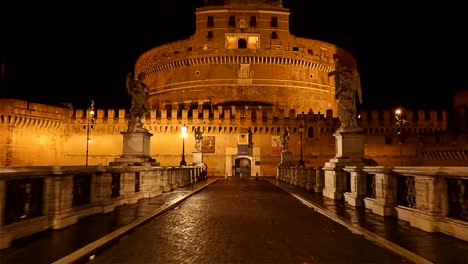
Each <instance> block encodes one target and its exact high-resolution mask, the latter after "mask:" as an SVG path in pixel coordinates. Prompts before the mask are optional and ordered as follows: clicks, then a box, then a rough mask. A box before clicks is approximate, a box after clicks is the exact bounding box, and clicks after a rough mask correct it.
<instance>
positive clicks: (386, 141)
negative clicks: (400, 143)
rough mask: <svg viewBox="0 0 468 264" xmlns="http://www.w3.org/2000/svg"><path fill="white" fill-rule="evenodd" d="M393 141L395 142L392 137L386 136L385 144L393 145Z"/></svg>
mask: <svg viewBox="0 0 468 264" xmlns="http://www.w3.org/2000/svg"><path fill="white" fill-rule="evenodd" d="M392 142H393V140H392V138H391V137H386V138H385V144H386V145H391V144H392Z"/></svg>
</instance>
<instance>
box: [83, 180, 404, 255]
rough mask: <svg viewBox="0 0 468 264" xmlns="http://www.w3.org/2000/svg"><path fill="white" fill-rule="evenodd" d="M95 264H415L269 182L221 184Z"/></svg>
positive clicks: (119, 244) (120, 244)
mask: <svg viewBox="0 0 468 264" xmlns="http://www.w3.org/2000/svg"><path fill="white" fill-rule="evenodd" d="M89 263H203V264H212V263H213V264H215V263H216V264H219V263H302V264H305V263H308V264H312V263H334V264H336V263H392V264H394V263H409V262H408V261H406V260H404V259H402V258H401V257H400V256H398V255H396V254H394V253H392V252H391V251H388V250H386V249H384V248H382V247H380V246H378V245H377V244H375V243H373V242H371V241H368V240H366V239H365V238H364V237H362V236H360V235H356V234H353V233H351V232H350V231H349V230H348V229H346V228H345V227H343V226H341V225H339V224H338V223H335V222H334V221H332V220H330V219H328V218H327V217H325V216H323V215H321V214H319V213H317V212H315V211H314V210H313V209H310V208H308V207H306V206H305V205H303V204H302V203H300V202H299V201H298V200H296V199H295V198H294V197H292V196H291V195H289V194H288V193H286V192H284V191H282V190H280V189H279V188H277V187H276V186H274V185H272V184H270V183H268V182H266V181H263V180H243V181H242V180H218V181H217V182H216V183H214V184H212V185H210V186H208V187H207V188H205V189H204V190H203V191H202V192H200V193H197V194H195V195H193V196H191V197H189V198H188V199H187V200H186V201H185V202H183V203H182V204H181V205H179V206H178V207H176V208H175V209H174V210H172V211H169V212H167V213H165V214H163V215H161V216H159V217H157V218H155V219H154V220H152V221H151V222H149V223H148V224H145V225H143V226H141V227H139V228H137V229H136V230H135V231H134V232H131V233H129V234H128V235H127V236H126V237H124V238H122V239H121V240H120V241H118V242H117V243H115V244H114V245H112V246H110V247H108V248H107V249H105V250H104V251H102V252H100V253H99V254H97V255H96V257H95V259H94V260H92V261H90V262H89Z"/></svg>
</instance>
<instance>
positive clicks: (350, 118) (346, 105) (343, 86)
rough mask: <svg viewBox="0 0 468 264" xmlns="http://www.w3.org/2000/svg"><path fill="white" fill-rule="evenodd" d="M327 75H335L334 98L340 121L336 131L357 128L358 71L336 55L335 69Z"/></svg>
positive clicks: (359, 88) (359, 86)
mask: <svg viewBox="0 0 468 264" xmlns="http://www.w3.org/2000/svg"><path fill="white" fill-rule="evenodd" d="M328 76H335V99H336V100H337V107H338V118H339V119H340V121H341V126H340V127H339V128H338V130H337V132H343V131H355V130H359V129H360V128H359V124H358V121H357V104H358V103H362V91H361V81H360V78H359V73H358V72H357V70H356V69H355V68H352V67H350V66H348V65H346V64H344V63H343V62H342V61H340V59H339V58H338V57H336V58H335V70H334V71H332V72H330V73H328ZM357 100H358V101H357Z"/></svg>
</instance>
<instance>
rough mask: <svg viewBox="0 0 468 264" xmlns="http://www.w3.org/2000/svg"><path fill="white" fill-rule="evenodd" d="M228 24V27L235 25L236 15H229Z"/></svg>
mask: <svg viewBox="0 0 468 264" xmlns="http://www.w3.org/2000/svg"><path fill="white" fill-rule="evenodd" d="M228 26H230V27H235V26H236V17H235V16H229V24H228Z"/></svg>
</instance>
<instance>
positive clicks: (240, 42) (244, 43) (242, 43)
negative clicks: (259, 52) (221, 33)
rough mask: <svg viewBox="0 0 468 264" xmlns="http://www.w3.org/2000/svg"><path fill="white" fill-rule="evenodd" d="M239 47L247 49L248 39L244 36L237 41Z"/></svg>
mask: <svg viewBox="0 0 468 264" xmlns="http://www.w3.org/2000/svg"><path fill="white" fill-rule="evenodd" d="M237 48H239V49H246V48H247V40H245V39H243V38H240V39H239V40H238V41H237Z"/></svg>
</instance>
